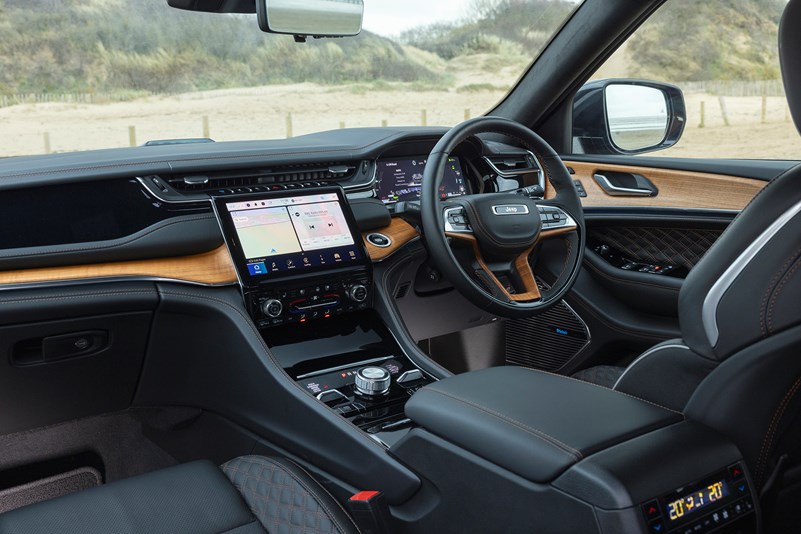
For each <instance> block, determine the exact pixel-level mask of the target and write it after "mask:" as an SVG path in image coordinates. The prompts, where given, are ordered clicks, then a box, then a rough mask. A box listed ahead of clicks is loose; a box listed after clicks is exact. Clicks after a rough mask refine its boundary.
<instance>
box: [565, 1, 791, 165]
mask: <svg viewBox="0 0 801 534" xmlns="http://www.w3.org/2000/svg"><path fill="white" fill-rule="evenodd" d="M785 4H786V2H785V1H783V0H733V1H732V0H669V1H668V2H667V3H666V4H665V5H664V6H662V7H661V8H660V9H659V11H657V12H656V13H655V14H654V15H652V16H651V18H650V19H649V20H647V21H646V22H645V23H644V24H643V25H642V26H641V27H640V28H639V29H638V30H637V31H636V32H635V33H634V34H633V35H632V36H631V37H630V38H629V39H628V40H627V42H625V43H624V44H623V45H622V46H621V47H620V48H619V49H618V50H617V51H616V52H615V54H614V55H613V56H611V57H610V58H609V59H608V60H607V61H606V62H605V63H604V64H603V65H602V66H601V67H600V68H599V69H598V71H597V72H596V73H595V74H594V76H593V77H592V80H591V81H590V83H589V84H588V85H586V86H585V89H583V90H582V91H583V92H582V91H580V92H579V95H577V98H576V100H575V101H574V143H573V145H574V146H573V148H574V150H573V151H574V153H587V154H589V153H595V154H604V153H606V154H609V153H617V154H632V155H634V154H637V153H646V152H647V153H648V155H653V156H670V157H687V158H747V159H801V137H799V134H798V132H797V131H796V129H795V126H794V125H793V123H792V120H791V118H790V113H789V110H788V107H787V101H786V99H785V96H784V87H783V85H782V81H781V72H780V69H779V58H778V45H777V40H778V25H779V19H780V16H781V12H782V9H783V8H784V5H785ZM613 80H619V81H613ZM624 80H625V81H624ZM633 80H641V81H653V82H666V83H667V84H671V85H673V86H676V87H677V88H678V89H680V91H681V93H682V94H683V101H684V112H685V114H686V121H680V122H683V124H681V125H678V124H674V125H672V128H673V131H672V132H671V124H670V121H669V117H667V118H666V116H665V115H666V114H667V115H670V113H671V111H674V112H675V111H676V108H675V107H674V106H672V103H671V99H670V96H669V95H665V96H664V97H656V96H655V90H654V89H651V90H650V91H649V90H646V89H647V84H643V85H644V87H637V86H636V85H633V86H632V85H627V84H632V83H633V84H636V83H637V82H633ZM593 84H594V86H595V87H596V88H598V87H602V88H603V89H602V90H601V92H598V91H596V93H595V96H594V97H593V93H592V91H591V90H590V91H587V90H586V88H588V87H589V88H592V87H593ZM656 93H657V94H658V91H656ZM601 95H602V96H601ZM593 98H594V100H593ZM673 104H676V105H677V106H678V104H677V103H676V102H674V103H673ZM677 128H678V131H681V130H682V128H683V131H681V135H680V137H679V139H678V142H676V139H675V137H676V136H677V135H674V134H677V133H678V132H677ZM671 135H674V137H673V138H671ZM655 138H656V139H657V141H654V139H655ZM660 141H661V144H660ZM666 145H672V146H669V147H667V148H666ZM641 147H647V148H648V149H647V150H643V151H640V150H639V148H641Z"/></svg>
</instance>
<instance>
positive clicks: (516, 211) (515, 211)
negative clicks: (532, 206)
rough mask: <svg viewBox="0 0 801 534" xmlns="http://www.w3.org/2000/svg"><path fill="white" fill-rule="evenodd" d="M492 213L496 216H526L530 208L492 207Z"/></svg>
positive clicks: (523, 206) (515, 206)
mask: <svg viewBox="0 0 801 534" xmlns="http://www.w3.org/2000/svg"><path fill="white" fill-rule="evenodd" d="M492 211H493V212H494V213H495V215H526V214H527V213H528V206H526V205H524V204H503V205H501V206H492Z"/></svg>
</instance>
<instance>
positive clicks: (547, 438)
mask: <svg viewBox="0 0 801 534" xmlns="http://www.w3.org/2000/svg"><path fill="white" fill-rule="evenodd" d="M425 391H428V392H431V393H436V394H438V395H442V396H443V397H448V398H450V399H453V400H455V401H457V402H461V403H463V404H466V405H468V406H471V407H473V408H475V409H477V410H479V411H481V412H484V413H486V414H488V415H491V416H493V417H495V418H496V419H500V420H501V421H504V422H505V423H507V424H510V425H512V426H514V427H517V428H519V429H520V430H523V431H524V432H527V433H529V434H532V435H533V436H534V437H536V438H539V439H540V440H542V441H544V442H545V443H547V444H548V445H550V446H551V447H553V448H555V449H558V450H559V451H560V452H564V453H567V454H569V455H570V456H573V457H575V458H576V460H580V459H581V458H583V456H582V454H581V452H580V451H578V450H576V449H574V448H573V447H571V446H569V445H565V444H564V443H562V442H561V441H559V440H558V439H556V438H555V437H553V436H551V435H549V434H547V433H545V432H543V431H541V430H537V429H536V428H533V427H530V426H528V425H526V424H525V423H521V422H520V421H518V420H516V419H513V418H511V417H508V416H505V415H503V414H500V413H498V412H496V411H495V410H492V409H490V408H487V407H486V406H482V405H480V404H478V403H475V402H472V401H469V400H467V399H462V398H461V397H457V396H455V395H452V394H450V393H445V392H443V391H439V390H437V389H426V390H425Z"/></svg>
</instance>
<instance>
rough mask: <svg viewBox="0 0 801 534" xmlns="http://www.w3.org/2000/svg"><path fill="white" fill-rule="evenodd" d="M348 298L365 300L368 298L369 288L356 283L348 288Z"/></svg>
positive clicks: (354, 300)
mask: <svg viewBox="0 0 801 534" xmlns="http://www.w3.org/2000/svg"><path fill="white" fill-rule="evenodd" d="M348 298H349V299H350V300H352V301H353V302H364V301H365V300H367V288H366V287H364V286H363V285H362V284H354V285H352V286H350V289H348Z"/></svg>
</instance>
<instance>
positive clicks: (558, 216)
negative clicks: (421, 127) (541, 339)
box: [420, 117, 585, 317]
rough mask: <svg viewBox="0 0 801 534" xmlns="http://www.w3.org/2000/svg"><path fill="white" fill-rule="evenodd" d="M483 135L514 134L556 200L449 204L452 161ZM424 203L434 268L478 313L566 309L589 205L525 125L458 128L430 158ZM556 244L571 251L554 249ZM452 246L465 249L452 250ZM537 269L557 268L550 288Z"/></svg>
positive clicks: (490, 120)
mask: <svg viewBox="0 0 801 534" xmlns="http://www.w3.org/2000/svg"><path fill="white" fill-rule="evenodd" d="M480 133H498V134H503V135H506V136H508V137H510V138H512V139H515V140H516V141H517V142H519V143H520V144H521V145H522V146H523V147H524V148H526V149H527V150H529V151H530V152H531V153H532V154H534V157H536V159H537V161H538V162H539V165H540V167H541V168H542V172H543V173H544V175H545V178H546V180H548V181H549V182H550V183H551V185H552V186H553V188H554V189H555V190H556V197H555V198H552V199H548V200H544V201H543V200H540V201H534V200H533V199H531V198H529V197H528V196H525V195H516V194H510V193H508V192H507V193H484V194H477V195H465V196H461V197H454V198H451V199H449V200H447V201H446V202H442V201H441V199H440V198H439V188H440V184H441V182H442V176H443V174H444V172H445V166H446V165H447V164H448V158H449V157H450V154H451V153H452V152H453V150H454V149H455V148H456V147H457V146H458V145H459V144H460V143H461V142H463V141H464V140H466V139H467V138H469V137H471V136H474V135H476V134H480ZM420 200H421V216H422V220H423V232H424V239H425V241H426V245H427V246H428V252H429V254H430V256H431V258H432V259H433V261H434V264H435V265H436V266H437V267H439V269H440V270H441V271H442V272H443V274H444V275H445V276H446V277H447V278H448V280H450V282H451V283H452V284H453V285H454V287H456V289H457V290H458V291H460V292H461V293H462V295H464V296H465V297H466V298H467V299H468V300H470V301H471V302H473V303H474V304H476V305H477V306H478V307H480V308H483V309H484V310H486V311H488V312H490V313H493V314H495V315H499V316H502V317H530V316H533V315H537V314H539V313H542V312H544V311H546V310H547V309H549V308H550V307H551V306H553V305H554V304H556V303H557V302H559V301H560V300H561V299H562V297H564V295H565V293H567V292H568V291H569V290H570V288H571V287H572V285H573V283H574V282H575V280H576V276H577V275H578V272H579V266H580V265H581V260H582V257H583V251H584V239H585V232H584V216H583V212H582V208H581V201H580V200H579V197H578V193H577V192H576V189H575V186H574V185H573V180H572V179H571V177H570V174H569V173H568V171H567V168H566V167H565V165H564V163H563V162H562V160H561V159H560V158H559V156H558V155H557V154H556V152H555V151H554V150H553V148H551V146H550V145H549V144H548V143H546V142H545V141H544V140H543V139H542V138H541V137H540V136H539V135H537V134H536V133H534V132H532V131H531V130H530V129H528V128H526V127H525V126H523V125H521V124H519V123H517V122H515V121H512V120H509V119H504V118H500V117H478V118H475V119H470V120H468V121H466V122H463V123H462V124H459V125H457V126H455V127H453V128H452V129H451V130H450V131H449V132H448V133H446V134H445V135H444V136H443V137H442V139H440V141H439V142H438V143H437V144H436V146H435V147H434V149H433V150H432V151H431V154H429V156H428V161H427V163H426V166H425V170H424V171H423V187H422V191H421V198H420ZM556 239H559V240H561V241H562V243H563V245H564V246H563V247H555V246H550V243H546V241H547V240H554V241H555V240H556ZM452 244H453V245H458V244H462V245H465V246H462V247H458V246H455V247H454V248H453V249H452V248H451V245H452ZM559 248H562V251H559V250H558V249H559ZM546 250H547V251H548V252H547V253H546V252H545V251H546ZM555 252H559V257H558V258H556V261H554V259H555ZM548 260H551V261H548ZM533 262H544V263H547V264H548V265H549V266H550V267H553V266H554V265H555V266H556V267H555V268H552V269H551V268H549V271H550V272H551V283H550V286H549V287H546V286H545V285H544V284H543V287H542V288H540V287H538V284H537V280H536V279H535V277H534V273H533V272H532V269H531V263H533Z"/></svg>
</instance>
